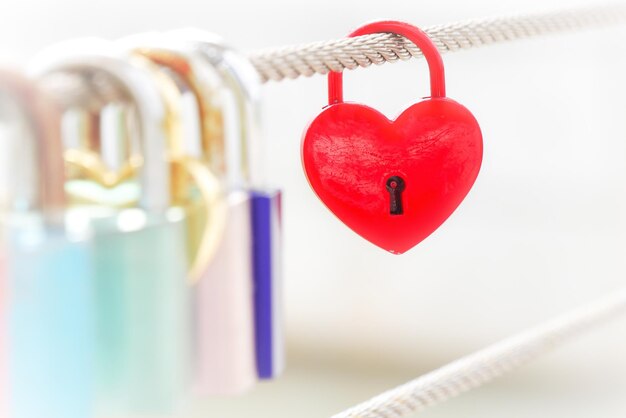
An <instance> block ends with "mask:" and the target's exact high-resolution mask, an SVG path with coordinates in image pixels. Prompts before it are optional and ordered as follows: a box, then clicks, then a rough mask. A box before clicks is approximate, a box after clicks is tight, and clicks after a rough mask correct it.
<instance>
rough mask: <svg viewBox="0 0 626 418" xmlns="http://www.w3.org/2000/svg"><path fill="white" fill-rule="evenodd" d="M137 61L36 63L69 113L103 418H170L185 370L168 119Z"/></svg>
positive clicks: (106, 50) (65, 51)
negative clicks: (85, 217) (88, 243)
mask: <svg viewBox="0 0 626 418" xmlns="http://www.w3.org/2000/svg"><path fill="white" fill-rule="evenodd" d="M137 60H138V58H136V57H130V56H127V55H125V54H124V53H122V52H120V51H119V50H118V48H117V46H115V45H114V44H111V43H105V42H103V41H99V40H93V39H92V40H88V41H76V42H71V43H65V44H63V45H60V46H57V47H55V48H52V49H50V50H49V51H48V52H47V53H44V54H42V55H41V56H40V57H39V61H38V62H36V63H35V65H34V66H33V68H34V69H35V72H36V73H37V74H38V75H39V77H40V80H41V82H42V84H43V85H44V86H45V87H46V88H47V89H48V90H49V91H51V92H52V93H53V94H54V95H55V97H57V98H58V100H59V102H61V103H62V105H63V108H64V110H65V112H64V130H63V134H64V140H65V146H66V151H65V158H66V162H67V163H68V164H69V165H70V167H71V169H72V171H71V174H73V177H72V178H70V179H69V180H68V182H67V184H68V186H67V188H68V190H69V192H70V196H71V198H72V199H73V203H74V204H75V205H76V207H77V208H76V210H77V211H79V210H81V209H82V210H86V211H88V213H89V214H90V216H91V222H92V224H93V225H94V229H95V233H94V245H95V265H96V290H97V302H96V307H97V320H98V322H97V337H98V347H97V366H98V367H97V389H98V399H97V401H98V416H102V417H106V418H110V417H118V416H124V417H125V416H142V417H144V416H165V415H168V414H170V413H172V412H173V411H174V410H175V409H176V407H177V406H178V401H180V400H181V398H182V396H183V392H184V389H185V386H186V382H187V379H188V371H189V370H188V366H189V364H188V361H189V345H188V338H189V337H188V331H189V329H188V323H189V318H188V309H189V307H188V288H187V283H186V280H185V278H186V275H187V269H188V262H187V258H186V245H185V242H186V237H185V225H184V213H183V211H182V210H181V209H180V208H174V207H170V203H171V197H170V194H169V193H170V165H169V161H168V159H167V135H166V127H167V126H168V125H167V119H168V117H169V116H170V115H168V114H167V111H166V110H167V109H166V108H165V106H164V101H163V97H162V91H161V90H160V88H159V86H158V84H157V83H156V82H155V80H154V78H153V74H152V73H151V71H149V70H148V69H147V68H146V65H147V63H146V62H141V63H138V61H137ZM99 212H100V213H103V215H104V217H103V218H98V217H97V215H94V214H97V213H99ZM111 215H113V216H111Z"/></svg>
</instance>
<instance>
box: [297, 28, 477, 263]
mask: <svg viewBox="0 0 626 418" xmlns="http://www.w3.org/2000/svg"><path fill="white" fill-rule="evenodd" d="M382 32H384V33H394V34H397V35H400V36H404V37H406V38H407V39H409V40H410V41H412V42H414V43H415V44H416V45H417V46H418V47H419V48H420V50H421V52H422V53H423V55H424V57H425V58H426V62H427V63H428V67H429V72H430V90H431V91H430V96H429V97H425V98H424V99H423V100H422V101H420V102H417V103H414V104H413V105H411V106H409V107H408V108H407V109H405V110H404V111H403V112H402V113H401V114H400V115H399V116H398V117H397V118H395V119H388V118H387V117H386V116H385V115H383V114H382V113H380V112H379V111H377V110H376V109H373V108H371V107H369V106H365V105H362V104H358V103H349V102H344V101H343V84H342V83H343V78H342V77H343V75H342V73H341V72H334V71H331V72H330V73H329V74H328V106H326V107H325V108H324V110H323V111H322V112H321V113H320V114H319V115H318V116H317V117H316V118H315V119H314V120H313V121H312V122H311V123H310V124H309V126H308V127H307V129H306V130H305V132H304V136H303V138H302V148H301V150H302V164H303V167H304V171H305V174H306V176H307V179H308V181H309V184H310V185H311V187H312V188H313V190H314V192H315V193H316V194H317V196H318V197H319V198H320V200H321V201H322V202H323V203H324V204H325V205H326V206H327V207H328V209H329V210H330V211H331V212H333V213H334V214H335V216H337V218H339V220H341V221H342V222H343V223H344V224H346V226H348V227H349V228H351V229H352V230H353V231H354V232H356V233H357V234H359V235H360V236H361V237H363V238H365V239H366V240H368V241H370V242H371V243H373V244H375V245H377V246H379V247H381V248H383V249H385V250H387V251H389V252H391V253H392V254H402V253H404V252H406V251H408V250H409V249H411V248H412V247H414V246H415V245H417V244H418V243H420V242H421V241H422V240H424V239H425V238H426V237H428V236H429V235H430V234H432V233H433V232H434V231H435V230H436V229H437V228H439V226H440V225H441V224H442V223H443V222H445V221H446V219H447V218H448V217H449V216H450V215H451V214H452V212H454V211H455V210H456V208H457V207H458V206H459V205H460V204H461V202H462V201H463V199H464V198H465V196H467V194H468V193H469V191H470V189H471V188H472V186H473V184H474V181H475V180H476V178H477V176H478V172H479V171H480V166H481V163H482V156H483V141H482V133H481V131H480V126H479V125H478V121H477V120H476V118H475V117H474V115H472V113H471V112H470V111H469V110H468V109H467V108H465V107H464V106H463V105H461V104H460V103H457V102H455V101H454V100H452V99H450V98H449V97H446V87H445V76H444V67H443V60H442V59H441V55H440V53H439V51H438V50H437V46H436V45H435V44H434V43H433V41H432V40H431V39H430V38H429V36H428V34H426V33H425V32H423V31H422V30H421V29H419V28H417V27H415V26H412V25H410V24H408V23H403V22H396V21H381V22H372V23H368V24H366V25H364V26H362V27H360V28H358V29H357V30H355V31H354V32H352V33H351V34H350V37H355V36H362V35H368V34H372V33H382Z"/></svg>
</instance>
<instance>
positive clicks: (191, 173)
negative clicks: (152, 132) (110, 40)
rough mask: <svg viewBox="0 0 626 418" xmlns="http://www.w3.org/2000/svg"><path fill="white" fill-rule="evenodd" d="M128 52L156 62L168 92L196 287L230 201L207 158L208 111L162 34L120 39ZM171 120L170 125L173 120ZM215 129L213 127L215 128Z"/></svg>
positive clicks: (177, 186)
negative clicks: (204, 112)
mask: <svg viewBox="0 0 626 418" xmlns="http://www.w3.org/2000/svg"><path fill="white" fill-rule="evenodd" d="M118 43H119V44H121V45H122V46H123V47H124V48H125V49H127V50H129V51H131V52H132V53H134V54H137V55H139V56H141V57H144V58H146V59H148V60H150V61H151V62H152V63H153V67H154V68H153V74H154V77H155V78H156V79H157V80H160V82H159V84H160V85H161V87H162V90H163V92H164V94H163V95H164V97H165V102H166V106H167V108H168V113H169V114H170V115H172V117H170V118H169V119H170V121H176V123H171V122H170V123H168V148H169V152H168V154H169V156H170V160H171V162H172V164H173V167H172V182H171V183H172V196H173V200H174V203H175V204H176V205H178V206H181V207H184V208H185V210H186V213H187V232H188V249H189V261H190V263H191V268H190V272H189V276H190V282H191V283H195V281H196V280H197V279H198V277H199V276H200V275H202V274H203V273H204V270H205V269H206V267H207V265H208V264H209V263H210V262H211V260H212V259H213V258H214V255H215V251H216V249H217V247H218V245H219V242H220V241H221V240H222V238H223V233H224V225H225V218H226V210H227V209H226V201H225V195H224V192H223V187H222V184H221V183H220V180H219V179H218V178H217V176H216V175H215V174H214V173H213V172H212V171H211V169H210V167H209V165H208V164H206V161H205V160H204V159H203V157H202V153H201V150H202V145H201V144H202V140H203V138H202V133H201V125H202V120H201V118H202V113H201V112H200V108H201V105H202V104H201V103H199V101H198V94H196V86H194V85H190V84H189V83H188V80H187V79H186V78H185V77H182V76H181V75H180V74H179V71H177V70H178V69H179V66H180V65H186V64H185V63H184V61H183V60H182V59H180V58H179V59H177V58H176V54H174V53H173V52H172V51H171V50H168V49H167V47H166V46H165V45H164V43H165V39H164V38H163V37H162V36H161V35H160V34H158V33H144V34H139V35H133V36H129V37H126V38H123V39H121V40H119V41H118ZM168 122H169V121H168ZM212 126H213V124H212Z"/></svg>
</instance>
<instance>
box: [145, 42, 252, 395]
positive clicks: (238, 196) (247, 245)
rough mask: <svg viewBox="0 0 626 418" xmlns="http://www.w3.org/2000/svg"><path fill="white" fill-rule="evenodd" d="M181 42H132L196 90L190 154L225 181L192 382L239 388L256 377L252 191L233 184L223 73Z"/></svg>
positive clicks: (199, 285)
mask: <svg viewBox="0 0 626 418" xmlns="http://www.w3.org/2000/svg"><path fill="white" fill-rule="evenodd" d="M140 43H141V42H138V44H140ZM180 45H181V44H180V42H178V45H176V42H168V40H167V39H166V38H161V39H160V40H159V41H158V42H153V43H152V44H151V43H150V42H146V43H144V45H143V46H139V45H138V46H136V47H135V48H134V50H135V52H136V53H139V54H142V55H144V56H146V57H149V58H150V59H151V60H153V61H154V62H155V63H158V64H159V65H161V66H162V67H163V68H164V69H167V70H168V71H173V72H175V73H177V74H178V75H179V76H180V77H181V79H182V80H184V81H185V82H186V84H187V85H188V86H189V88H190V89H191V90H192V91H193V92H194V94H195V95H196V97H197V105H198V113H199V116H200V117H199V119H200V122H201V124H200V132H201V143H198V144H195V146H193V144H190V145H189V146H187V147H186V149H185V154H186V155H187V156H189V157H192V158H194V159H196V160H197V161H201V162H202V163H203V164H204V165H205V166H207V167H209V169H210V170H211V172H213V173H215V174H216V175H217V176H218V177H219V179H220V182H221V183H222V184H223V185H224V186H223V187H224V189H225V201H226V206H227V209H226V211H227V213H226V216H225V219H224V226H223V228H224V232H223V234H222V238H221V240H220V242H219V244H218V245H217V246H216V248H215V253H214V256H213V257H212V259H211V260H210V262H209V263H207V264H204V266H203V268H202V269H199V270H197V274H196V275H194V282H195V283H194V287H193V297H194V306H195V310H194V324H195V339H194V341H195V349H194V356H195V367H194V382H195V385H194V386H195V392H196V393H201V394H214V395H217V394H235V393H240V392H242V391H244V390H246V389H248V388H249V387H250V386H252V384H253V383H254V382H255V381H256V368H255V356H254V323H253V303H252V292H253V290H252V263H251V257H252V253H251V251H252V242H251V225H250V216H249V211H250V198H249V196H248V194H247V193H245V192H243V191H241V190H236V189H234V188H232V187H229V186H230V183H229V182H228V180H227V179H228V175H229V170H228V168H227V166H226V160H227V158H228V155H226V154H225V152H224V148H225V146H226V144H225V138H224V137H223V129H222V123H223V115H222V104H221V103H220V102H219V100H220V96H219V94H218V93H219V90H220V89H221V88H222V86H221V80H220V77H219V75H218V74H217V73H216V72H215V71H214V69H213V67H212V66H211V65H208V64H207V63H206V62H205V61H204V59H203V58H202V57H200V56H199V55H198V54H194V53H192V52H191V51H188V50H187V51H186V50H185V49H184V48H180Z"/></svg>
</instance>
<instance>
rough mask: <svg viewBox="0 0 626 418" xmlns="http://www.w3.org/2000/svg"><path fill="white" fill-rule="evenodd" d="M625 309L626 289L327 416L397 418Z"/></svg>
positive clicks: (478, 382)
mask: <svg viewBox="0 0 626 418" xmlns="http://www.w3.org/2000/svg"><path fill="white" fill-rule="evenodd" d="M625 313H626V289H622V290H620V291H618V292H616V293H614V294H613V295H611V296H608V297H606V298H604V299H602V300H599V301H596V302H595V303H592V304H590V305H587V306H586V307H583V308H581V309H578V310H575V311H573V312H570V313H569V314H566V315H563V316H561V317H558V318H556V319H553V320H551V321H549V322H546V323H544V324H542V325H539V326H538V327H536V328H533V329H530V330H528V331H526V332H523V333H521V334H518V335H516V336H513V337H510V338H507V339H505V340H503V341H501V342H499V343H496V344H494V345H492V346H489V347H487V348H485V349H483V350H480V351H477V352H475V353H473V354H470V355H468V356H466V357H462V358H460V359H458V360H456V361H454V362H452V363H450V364H448V365H446V366H443V367H441V368H439V369H437V370H434V371H432V372H430V373H427V374H425V375H423V376H421V377H419V378H417V379H415V380H412V381H410V382H408V383H406V384H404V385H402V386H398V387H397V388H395V389H392V390H390V391H388V392H385V393H383V394H381V395H378V396H376V397H374V398H372V399H371V400H369V401H367V402H364V403H362V404H360V405H357V406H355V407H353V408H350V409H348V410H347V411H344V412H342V413H340V414H337V415H334V416H333V417H332V418H400V417H404V416H406V415H408V414H410V413H415V412H418V411H421V410H423V409H425V408H427V407H429V406H433V405H435V404H439V403H441V402H444V401H446V400H448V399H450V398H453V397H455V396H457V395H459V394H461V393H463V392H467V391H469V390H471V389H474V388H477V387H479V386H482V385H484V384H485V383H488V382H490V381H491V380H493V379H495V378H497V377H499V376H502V375H503V374H505V373H507V372H510V371H512V370H514V369H516V368H518V367H520V366H523V365H524V364H526V363H527V362H529V361H530V360H533V359H535V358H536V357H539V356H540V355H541V354H544V353H546V352H547V351H549V350H551V349H554V348H556V347H558V346H560V345H562V344H563V343H565V342H567V341H568V340H569V339H571V338H573V337H576V336H579V335H580V334H582V333H583V332H585V331H588V330H590V329H592V328H594V327H596V326H599V325H602V324H604V323H605V322H607V321H609V320H611V319H614V318H616V317H618V316H619V315H623V314H625Z"/></svg>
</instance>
